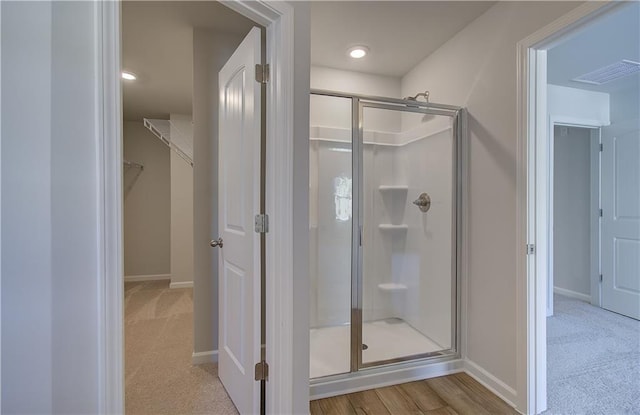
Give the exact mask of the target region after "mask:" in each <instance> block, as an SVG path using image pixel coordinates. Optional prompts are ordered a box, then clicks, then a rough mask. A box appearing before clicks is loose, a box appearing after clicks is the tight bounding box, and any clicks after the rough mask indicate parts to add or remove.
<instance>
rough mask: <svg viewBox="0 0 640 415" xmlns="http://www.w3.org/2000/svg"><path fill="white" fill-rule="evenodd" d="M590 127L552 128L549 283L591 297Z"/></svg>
mask: <svg viewBox="0 0 640 415" xmlns="http://www.w3.org/2000/svg"><path fill="white" fill-rule="evenodd" d="M590 131H591V130H589V129H587V128H576V127H561V126H556V127H555V128H554V135H553V145H554V160H553V163H554V171H553V205H554V206H553V221H554V226H553V239H554V240H553V283H554V286H555V287H557V288H560V289H562V290H567V291H571V292H572V293H578V294H583V295H585V296H587V297H590V296H591V214H592V211H591V133H590Z"/></svg>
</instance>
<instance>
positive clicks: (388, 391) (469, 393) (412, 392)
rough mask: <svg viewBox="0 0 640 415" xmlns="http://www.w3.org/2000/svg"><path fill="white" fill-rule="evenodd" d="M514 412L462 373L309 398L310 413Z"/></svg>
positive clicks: (477, 414)
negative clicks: (331, 395)
mask: <svg viewBox="0 0 640 415" xmlns="http://www.w3.org/2000/svg"><path fill="white" fill-rule="evenodd" d="M343 414H344V415H352V414H353V415H378V414H380V415H404V414H414V415H421V414H424V415H456V414H459V415H466V414H468V415H489V414H491V415H493V414H510V415H511V414H514V415H515V414H518V412H517V411H516V410H515V409H514V408H512V407H511V406H509V405H508V404H507V403H506V402H504V401H503V400H502V399H500V398H498V397H497V396H496V395H494V394H493V393H492V392H491V391H489V390H488V389H487V388H485V387H484V386H482V385H481V384H479V383H478V382H477V381H476V380H475V379H473V378H472V377H471V376H469V375H467V374H466V373H456V374H454V375H449V376H442V377H439V378H433V379H427V380H422V381H418V382H410V383H404V384H402V385H396V386H388V387H386V388H379V389H373V390H368V391H363V392H356V393H351V394H349V395H342V396H335V397H332V398H325V399H318V400H315V401H311V415H343Z"/></svg>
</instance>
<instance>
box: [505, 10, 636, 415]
mask: <svg viewBox="0 0 640 415" xmlns="http://www.w3.org/2000/svg"><path fill="white" fill-rule="evenodd" d="M636 7H637V4H631V3H624V4H609V5H602V4H601V5H585V6H582V7H579V8H578V9H576V11H575V12H573V13H571V14H569V15H566V16H564V17H563V18H562V19H560V20H559V21H557V22H555V23H553V24H552V25H549V26H548V27H546V28H544V29H542V30H540V31H539V32H536V33H534V34H533V35H531V36H530V37H529V38H527V39H525V40H523V41H522V42H520V44H519V53H520V62H521V68H522V69H521V73H522V74H523V76H522V77H521V85H520V92H521V94H520V98H521V101H520V118H519V120H520V121H521V123H520V134H521V135H520V137H521V141H520V144H521V146H520V149H521V152H520V154H519V156H520V159H519V165H520V166H521V168H522V170H520V172H521V173H523V175H521V176H519V180H518V188H519V189H520V190H519V195H520V196H519V197H520V199H519V200H520V203H521V204H520V207H521V208H520V209H519V218H520V220H519V221H518V224H519V226H520V228H519V234H520V240H522V241H523V242H525V243H526V248H527V250H526V252H527V254H526V256H524V255H523V256H521V257H519V260H520V269H521V270H522V272H523V274H524V275H526V278H524V281H526V283H524V284H522V285H521V286H520V287H521V289H520V290H519V292H520V295H521V296H522V297H521V299H523V300H524V301H525V302H523V303H522V304H527V305H526V307H524V306H523V309H522V310H521V311H524V309H525V308H526V313H523V314H521V315H520V325H521V332H520V333H521V336H522V337H521V338H522V339H523V342H522V343H521V344H522V345H523V347H522V349H521V353H522V354H521V356H522V357H523V358H524V359H525V360H523V361H524V362H526V365H523V366H526V370H522V371H520V376H521V385H523V389H524V390H526V395H527V398H528V399H527V410H528V412H529V413H540V412H542V411H544V410H545V409H547V407H548V405H547V403H551V401H549V402H548V401H547V398H548V395H547V391H548V390H549V389H548V387H547V383H548V380H550V379H551V377H549V379H548V378H547V374H548V373H547V355H548V352H549V350H548V347H551V346H550V345H548V344H547V331H548V329H549V330H551V329H552V327H551V324H550V323H549V322H548V320H547V310H548V308H549V307H548V301H547V300H548V299H549V297H550V296H551V295H552V293H553V287H552V286H551V285H550V284H549V280H548V272H549V270H551V269H552V268H551V267H552V266H553V261H552V260H551V258H552V252H557V247H555V248H554V249H553V251H551V249H550V248H551V247H553V242H552V240H550V234H551V232H550V227H549V226H550V220H549V219H550V208H551V206H552V205H550V203H549V201H550V194H551V191H552V189H553V186H552V184H551V183H550V182H549V174H548V172H549V169H550V162H551V160H550V158H549V155H550V154H552V153H551V152H550V147H549V146H550V139H549V137H550V134H549V131H550V128H549V126H550V125H553V122H552V118H553V117H552V115H553V111H552V109H553V104H554V102H555V100H553V99H552V98H553V97H554V96H556V97H557V94H556V92H557V91H552V89H551V88H550V87H549V85H548V84H555V85H556V86H558V87H561V88H573V89H576V90H578V91H566V90H565V91H564V92H570V93H569V95H572V94H573V95H572V96H573V98H575V97H577V96H580V95H582V94H583V93H585V91H586V92H587V93H589V94H591V96H592V97H593V94H605V95H606V97H607V99H608V100H609V101H608V105H609V104H610V106H607V107H606V111H605V114H604V115H606V116H607V117H610V124H609V120H607V122H605V123H603V122H601V121H600V122H595V123H594V124H593V126H600V127H601V134H600V135H601V144H602V149H603V150H602V152H601V155H600V158H601V160H600V169H601V176H600V177H601V181H600V183H599V186H600V188H599V190H600V201H601V204H600V206H599V208H598V210H596V211H595V212H594V213H595V214H596V215H597V218H598V221H599V223H598V225H597V226H596V227H599V230H600V233H601V237H600V238H599V254H600V262H599V263H600V270H599V273H598V274H597V278H596V282H597V284H596V289H593V279H592V289H591V292H590V295H589V296H587V295H586V294H585V296H584V297H583V299H587V298H589V297H593V296H594V294H595V296H596V297H598V295H600V294H599V293H600V292H602V293H604V291H605V290H607V289H609V290H612V288H613V291H617V292H620V293H622V292H623V293H624V294H625V295H626V296H627V299H629V296H630V297H631V298H632V300H630V301H629V302H628V304H629V305H630V307H628V308H627V310H630V311H631V312H626V313H627V314H628V315H631V317H633V318H634V319H632V318H630V317H622V316H618V315H617V314H613V313H610V312H608V311H607V312H605V311H604V310H601V309H598V308H595V310H596V311H597V312H604V313H607V315H608V316H615V317H619V318H622V319H623V320H624V321H626V322H627V323H628V325H627V328H628V329H630V330H627V334H629V335H630V336H631V338H632V339H633V340H635V343H634V342H631V343H630V345H631V346H630V347H627V348H626V349H625V343H624V341H622V342H619V343H617V346H616V347H618V348H620V349H623V350H624V352H625V353H627V356H630V357H631V359H633V360H629V361H628V362H627V363H628V364H627V367H630V368H631V370H637V369H633V368H634V364H635V362H637V361H638V356H639V353H640V351H639V350H638V347H637V345H638V339H640V332H638V324H637V321H636V320H635V319H637V318H638V315H640V314H638V313H640V297H639V294H640V281H639V280H640V278H638V275H640V263H639V261H638V257H639V255H640V249H639V247H640V244H639V243H638V241H639V240H640V239H639V238H638V236H636V233H637V232H640V223H639V222H638V219H639V218H640V204H638V202H637V199H638V198H640V190H639V189H638V186H637V180H636V184H635V185H634V186H629V185H627V184H626V183H627V180H628V178H629V177H638V175H640V171H638V165H639V164H640V162H639V160H640V157H638V154H640V151H639V150H640V149H639V148H638V147H636V146H637V142H638V139H637V138H638V131H640V128H639V125H640V121H639V120H638V118H637V114H638V107H637V102H638V95H639V94H638V91H639V86H640V84H639V82H640V80H639V75H638V73H639V72H640V71H639V70H638V69H639V68H638V66H639V65H638V64H636V63H634V62H638V60H637V58H639V57H637V56H635V57H634V59H636V60H635V61H634V60H630V59H627V58H623V57H621V56H623V55H628V54H630V55H629V56H631V55H634V54H637V53H638V52H637V51H638V50H640V49H639V48H638V45H637V44H635V43H634V42H636V41H637V39H638V38H639V36H638V30H639V29H638V28H639V26H640V14H639V11H638V10H637V9H636ZM616 18H618V19H622V20H624V19H627V20H629V21H630V23H631V24H621V23H620V22H621V20H619V21H617V22H615V20H616ZM605 26H606V27H608V28H607V29H605V30H603V28H604V27H605ZM610 36H614V37H615V36H618V38H617V39H616V40H615V41H613V43H616V42H617V46H619V48H615V50H613V49H611V48H608V46H607V45H610V44H612V39H609V37H610ZM581 40H582V41H586V42H588V43H586V44H585V45H588V48H589V50H590V52H589V53H580V51H581V50H582V51H584V49H580V48H579V47H576V46H575V42H580V41H581ZM572 44H573V46H574V49H571V50H569V51H567V50H566V49H564V50H563V49H562V47H563V46H564V45H572ZM627 47H629V48H630V49H628V50H627V49H626V48H627ZM554 51H556V52H557V51H563V52H564V53H565V54H569V55H570V59H571V60H572V62H573V63H574V64H575V65H573V66H571V65H565V66H564V72H562V71H560V72H557V71H556V72H554V71H553V70H552V69H551V67H549V66H548V63H549V62H550V61H551V59H552V58H553V57H554ZM556 58H557V55H556ZM588 65H591V67H590V68H589V67H588ZM626 66H628V67H629V68H630V70H629V71H626V72H625V71H621V70H620V68H623V67H626ZM587 68H588V69H587ZM607 71H610V72H608V74H609V75H611V76H610V77H603V73H604V72H607ZM570 74H571V75H570ZM561 78H564V79H565V81H566V82H567V84H564V85H562V84H559V83H558V82H559V81H558V80H559V79H561ZM605 78H606V79H605ZM595 101H597V99H596V100H595ZM593 103H594V100H592V99H583V100H580V102H579V105H575V106H572V109H573V110H579V111H582V110H585V109H586V108H585V106H584V105H583V104H593ZM587 106H588V105H587ZM596 107H598V105H596ZM600 109H602V107H600ZM589 114H590V115H589V116H587V117H585V116H582V119H583V120H584V119H585V118H586V119H590V120H591V121H593V120H594V119H596V120H597V119H598V117H599V116H600V115H603V114H602V113H597V111H596V113H594V112H589ZM583 115H584V114H583ZM572 117H573V119H572V120H570V121H565V122H567V123H569V124H576V125H580V124H582V123H581V122H578V121H575V119H576V118H580V116H576V115H575V114H570V115H569V118H572ZM587 124H591V123H587ZM560 128H562V126H560ZM567 133H568V131H567ZM560 134H561V132H560ZM628 137H633V139H630V138H628ZM624 147H626V148H627V150H626V151H624V150H623V148H624ZM607 149H609V155H607ZM598 150H600V149H598ZM607 157H609V159H608V161H605V159H606V158H607ZM554 208H555V207H554ZM599 209H602V211H600V210H599ZM607 210H608V212H607ZM622 212H625V213H624V214H622ZM600 214H602V216H600ZM607 215H609V219H607ZM616 222H617V223H616ZM622 222H624V223H625V225H626V228H625V229H627V230H628V231H630V232H631V233H633V235H631V236H630V235H628V234H625V236H624V237H623V236H622V235H612V234H611V232H614V233H615V232H616V231H615V229H616V228H615V225H620V224H621V223H622ZM557 225H558V224H557V222H556V223H554V229H557ZM612 225H613V226H612ZM605 228H608V229H609V230H605ZM611 229H614V231H611ZM607 232H608V233H607ZM523 245H524V243H523ZM623 245H624V246H623ZM592 249H593V248H592ZM583 251H584V247H583ZM625 251H626V252H625ZM613 253H615V254H613ZM623 258H624V259H623ZM554 260H556V262H557V258H554ZM591 260H593V256H592V258H591ZM616 262H617V264H616V265H614V266H612V265H605V263H609V264H611V263H616ZM594 267H595V268H598V263H595V266H594V265H592V267H590V268H594ZM605 269H608V270H609V276H608V278H609V281H610V283H609V284H610V285H609V287H605V282H606V281H607V275H606V274H607V271H605ZM612 270H613V273H611V271H612ZM621 270H625V274H624V276H623V275H618V274H617V271H621ZM591 272H593V271H591ZM600 274H602V282H600ZM554 277H557V276H554ZM554 279H555V280H557V278H554ZM598 284H599V286H600V287H598ZM565 293H566V292H565ZM606 295H608V294H602V296H600V298H596V299H595V302H596V303H598V304H599V305H602V306H604V296H606ZM617 303H622V301H617ZM582 304H585V303H584V302H583V303H582ZM585 305H586V306H589V307H591V306H590V305H589V304H585ZM563 308H564V305H563ZM551 318H553V317H551ZM548 324H549V326H548ZM603 332H604V330H603V331H602V332H601V333H600V335H602V333H603ZM525 339H526V341H524V340H525ZM634 344H635V346H634ZM605 349H606V348H605ZM589 351H590V353H593V352H594V350H593V349H589ZM575 353H576V352H575V350H573V351H572V352H570V353H568V354H567V355H566V356H565V359H564V360H565V363H566V364H569V365H570V364H572V363H575V362H577V361H578V359H577V356H576V355H575ZM602 364H604V360H602V359H599V360H597V364H596V365H593V364H592V365H588V366H587V367H589V368H590V370H592V369H594V368H596V367H597V368H598V369H600V370H604V368H603V367H602V366H600V365H602ZM613 373H616V371H615V370H614V371H613V372H612V375H611V376H612V379H611V380H610V382H608V383H607V382H604V383H603V382H602V381H601V380H597V379H598V377H597V373H595V372H594V373H593V375H594V376H592V377H591V379H590V382H589V384H590V385H591V387H593V385H596V384H597V385H601V386H602V385H605V387H601V388H600V391H598V390H597V388H596V389H594V391H595V392H596V393H590V392H589V391H590V389H589V385H587V382H583V383H582V385H581V386H580V385H579V386H578V389H580V388H581V387H582V389H581V391H582V392H583V394H582V395H580V393H579V391H576V390H574V391H573V392H572V393H571V394H570V395H568V396H564V399H565V401H566V402H568V403H570V404H571V403H573V404H574V407H572V408H569V410H575V408H579V407H580V406H579V405H580V404H590V405H591V406H590V408H599V409H600V411H602V412H612V411H613V412H615V411H624V410H625V408H633V407H634V405H635V408H637V405H638V402H637V400H636V401H635V402H634V399H636V398H635V397H634V396H635V395H629V394H626V395H625V392H624V390H623V389H624V388H613V387H611V386H612V385H613V384H617V385H621V384H620V383H617V382H618V380H619V379H620V378H623V377H625V376H624V374H623V373H622V372H617V375H616V374H613ZM627 384H628V383H627ZM575 385H578V384H575ZM575 385H574V386H575ZM631 387H632V388H636V389H637V387H638V385H637V384H636V383H633V382H632V385H631ZM585 391H586V392H585ZM598 392H602V393H603V395H601V396H606V398H603V399H601V400H599V399H598V398H597V396H596V394H597V393H598ZM576 396H582V398H579V399H576ZM629 396H630V397H629ZM549 409H550V410H554V409H556V410H558V408H553V407H551V406H549ZM562 410H563V408H560V411H562ZM564 410H565V411H566V410H568V409H567V408H564Z"/></svg>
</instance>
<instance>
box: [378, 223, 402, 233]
mask: <svg viewBox="0 0 640 415" xmlns="http://www.w3.org/2000/svg"><path fill="white" fill-rule="evenodd" d="M378 228H379V229H380V230H381V231H383V232H406V231H407V229H409V225H407V224H404V223H403V224H401V225H392V224H390V223H381V224H380V225H378Z"/></svg>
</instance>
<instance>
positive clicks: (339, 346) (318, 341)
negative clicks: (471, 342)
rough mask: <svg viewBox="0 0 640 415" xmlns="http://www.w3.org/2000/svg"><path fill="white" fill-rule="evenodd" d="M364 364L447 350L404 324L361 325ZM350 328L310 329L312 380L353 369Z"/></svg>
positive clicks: (391, 321)
mask: <svg viewBox="0 0 640 415" xmlns="http://www.w3.org/2000/svg"><path fill="white" fill-rule="evenodd" d="M362 337H363V342H364V343H365V344H366V345H367V346H368V347H367V349H366V350H363V351H362V361H363V362H364V363H371V362H378V361H385V360H391V359H396V358H401V357H405V356H413V355H419V354H424V353H431V352H437V351H441V350H443V349H444V348H443V347H442V346H440V345H438V344H437V343H435V342H434V341H432V340H431V339H429V338H428V337H427V336H425V335H424V334H422V333H420V332H419V331H418V330H416V329H414V328H413V327H411V326H410V325H409V324H407V323H406V322H405V321H404V320H402V319H399V318H389V319H384V320H377V321H370V322H366V323H364V324H363V325H362ZM350 338H351V326H350V325H340V326H334V327H323V328H317V329H311V333H310V346H311V349H310V356H309V357H310V365H309V375H310V378H312V379H313V378H319V377H323V376H329V375H336V374H339V373H347V372H349V369H350V356H351V351H350Z"/></svg>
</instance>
